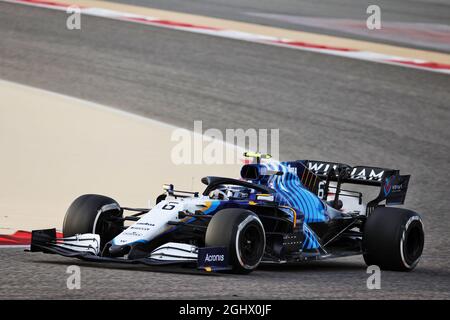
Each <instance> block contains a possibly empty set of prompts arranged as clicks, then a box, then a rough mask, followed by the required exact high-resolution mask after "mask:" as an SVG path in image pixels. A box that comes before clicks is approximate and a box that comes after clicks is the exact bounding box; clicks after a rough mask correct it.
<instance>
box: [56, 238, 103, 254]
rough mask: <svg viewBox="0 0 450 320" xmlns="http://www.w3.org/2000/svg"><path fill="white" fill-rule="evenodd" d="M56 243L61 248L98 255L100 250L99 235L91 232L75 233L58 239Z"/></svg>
mask: <svg viewBox="0 0 450 320" xmlns="http://www.w3.org/2000/svg"><path fill="white" fill-rule="evenodd" d="M56 245H57V246H58V247H61V248H66V249H70V250H76V251H79V252H89V253H92V254H95V255H98V254H99V252H100V236H99V235H98V234H93V233H84V234H77V235H74V236H73V237H67V238H62V239H58V240H57V242H56Z"/></svg>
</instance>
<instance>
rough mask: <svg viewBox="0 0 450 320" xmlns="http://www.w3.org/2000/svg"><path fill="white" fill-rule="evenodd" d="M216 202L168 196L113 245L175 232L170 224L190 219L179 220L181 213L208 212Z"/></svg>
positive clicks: (197, 198) (148, 239) (204, 198)
mask: <svg viewBox="0 0 450 320" xmlns="http://www.w3.org/2000/svg"><path fill="white" fill-rule="evenodd" d="M214 202H216V201H215V200H211V199H210V198H209V197H188V198H175V197H171V196H168V197H167V198H166V199H165V200H163V201H161V202H160V203H158V204H157V205H156V206H155V207H153V208H152V209H151V210H150V211H149V212H148V213H146V214H145V215H143V216H142V218H141V219H140V220H139V221H136V222H135V223H134V224H132V225H131V226H130V227H129V228H127V229H126V230H124V231H123V232H122V233H121V234H119V235H118V236H116V237H115V238H114V239H113V241H112V244H113V245H126V244H133V243H138V242H148V241H151V240H152V239H154V238H156V237H158V236H160V235H162V234H164V233H166V232H169V231H171V230H173V229H174V228H175V227H176V226H173V225H170V224H168V222H169V221H173V222H186V221H188V220H189V219H191V218H190V217H185V218H183V219H179V212H180V211H183V212H189V213H192V214H194V213H195V212H196V211H198V210H200V211H203V212H205V211H207V210H208V209H209V208H210V207H211V206H212V205H213V204H214Z"/></svg>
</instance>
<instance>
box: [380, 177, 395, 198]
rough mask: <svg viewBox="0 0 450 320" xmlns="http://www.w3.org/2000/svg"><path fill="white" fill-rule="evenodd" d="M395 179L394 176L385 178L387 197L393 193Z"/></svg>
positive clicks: (385, 194)
mask: <svg viewBox="0 0 450 320" xmlns="http://www.w3.org/2000/svg"><path fill="white" fill-rule="evenodd" d="M393 180H394V176H390V177H386V180H385V183H384V186H383V191H384V196H385V197H387V196H388V195H389V193H391V190H392V181H393Z"/></svg>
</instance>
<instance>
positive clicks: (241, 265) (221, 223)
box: [205, 209, 266, 274]
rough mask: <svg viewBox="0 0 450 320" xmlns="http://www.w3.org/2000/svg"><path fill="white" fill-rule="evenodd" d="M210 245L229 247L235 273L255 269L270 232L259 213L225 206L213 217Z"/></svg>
mask: <svg viewBox="0 0 450 320" xmlns="http://www.w3.org/2000/svg"><path fill="white" fill-rule="evenodd" d="M205 245H206V247H226V248H227V251H228V255H229V263H230V265H231V266H232V268H233V269H232V272H233V273H241V274H247V273H250V272H252V271H253V270H255V269H256V268H257V267H258V265H259V263H260V262H261V259H262V257H263V255H264V251H265V247H266V235H265V231H264V226H263V224H262V223H261V220H260V219H259V218H258V216H257V215H256V214H255V213H253V212H251V211H248V210H243V209H224V210H221V211H219V212H217V213H216V214H215V215H214V216H213V217H212V219H211V221H210V223H209V225H208V229H207V230H206V236H205Z"/></svg>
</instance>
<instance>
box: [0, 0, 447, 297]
mask: <svg viewBox="0 0 450 320" xmlns="http://www.w3.org/2000/svg"><path fill="white" fill-rule="evenodd" d="M65 23H66V14H65V13H62V12H56V11H51V10H46V9H38V8H31V7H25V6H20V5H12V4H5V3H0V78H2V79H6V80H10V81H15V82H19V83H24V84H27V85H31V86H35V87H39V88H43V89H47V90H51V91H56V92H59V93H63V94H68V95H71V96H75V97H79V98H83V99H87V100H91V101H95V102H100V103H102V104H106V105H111V106H113V107H117V108H120V109H124V110H127V111H130V112H133V113H137V114H141V115H144V116H148V117H150V118H154V119H158V120H163V121H166V122H169V123H171V124H175V125H179V126H182V127H186V128H189V129H192V127H193V121H194V120H203V127H204V128H209V127H213V128H219V129H222V130H224V129H225V128H240V127H242V128H269V129H270V128H280V140H281V141H280V144H281V148H280V149H281V155H280V156H281V159H300V158H317V159H328V160H333V161H341V162H348V163H349V164H355V165H356V164H366V165H375V166H385V167H394V168H399V169H401V171H402V172H404V173H410V174H412V180H411V183H410V189H409V194H408V197H407V204H408V207H409V208H412V209H415V210H417V211H419V212H422V213H423V219H424V223H425V229H426V246H425V252H424V255H423V258H422V261H421V262H420V264H419V266H418V268H417V269H416V270H415V271H413V272H410V273H396V272H382V277H381V279H382V289H381V290H368V289H367V288H366V279H367V276H368V275H367V274H366V266H365V265H364V263H363V261H362V258H360V257H355V258H345V259H339V260H334V261H323V262H314V263H309V264H302V265H299V266H294V267H282V268H274V267H271V268H267V267H266V268H262V269H261V270H259V271H257V272H254V273H252V274H251V275H249V276H234V275H212V276H204V275H198V274H191V273H189V272H186V270H167V271H171V272H170V273H167V272H161V270H156V271H158V272H149V271H152V270H148V268H143V269H142V268H140V269H139V270H125V269H123V268H122V267H120V266H114V265H112V266H110V265H108V266H107V267H106V268H103V267H101V266H100V265H90V264H86V263H80V262H79V261H78V260H68V259H65V258H62V257H57V256H52V255H44V254H30V253H24V252H23V249H12V248H10V249H1V250H0V261H1V271H2V275H4V276H2V280H1V282H0V299H4V298H38V297H39V298H49V299H50V298H186V297H189V298H238V299H242V298H280V299H289V298H359V299H368V298H384V299H398V298H401V299H416V298H447V299H448V298H450V272H449V258H450V252H449V245H450V241H449V239H448V229H449V226H450V218H449V213H448V208H449V206H450V199H449V197H448V189H449V187H450V185H449V184H450V183H449V180H448V172H449V169H450V168H449V163H448V157H449V154H450V131H449V124H450V111H449V107H450V103H449V102H450V91H449V88H450V77H449V76H447V75H443V74H437V73H432V72H426V71H420V70H414V69H409V68H402V67H397V66H389V65H383V64H376V63H369V62H363V61H356V60H351V59H346V58H339V57H333V56H326V55H320V54H315V53H308V52H302V51H297V50H290V49H286V48H279V47H271V46H266V45H259V44H253V43H246V42H241V41H235V40H228V39H221V38H214V37H210V36H205V35H197V34H191V33H187V32H181V31H172V30H166V29H161V28H154V27H149V26H142V25H137V24H132V23H126V22H118V21H111V20H107V19H102V18H95V17H86V16H83V17H82V30H81V32H80V31H68V30H66V29H65ZM149 147H151V146H149ZM121 170H124V168H121ZM187 170H188V168H187ZM169 174H170V173H168V175H169ZM149 178H150V177H149ZM18 205H20V204H18ZM36 214H38V213H36ZM71 264H78V265H81V270H82V289H81V290H67V289H66V286H65V282H66V279H67V276H68V275H67V274H66V273H65V272H66V267H67V266H68V265H71ZM153 271H155V270H153ZM194 273H195V272H194Z"/></svg>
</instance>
